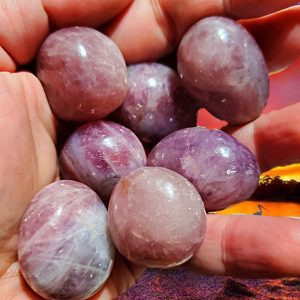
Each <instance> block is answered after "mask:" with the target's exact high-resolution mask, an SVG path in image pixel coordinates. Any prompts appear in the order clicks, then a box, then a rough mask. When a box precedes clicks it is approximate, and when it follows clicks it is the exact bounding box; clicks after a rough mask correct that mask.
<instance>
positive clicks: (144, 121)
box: [115, 63, 196, 143]
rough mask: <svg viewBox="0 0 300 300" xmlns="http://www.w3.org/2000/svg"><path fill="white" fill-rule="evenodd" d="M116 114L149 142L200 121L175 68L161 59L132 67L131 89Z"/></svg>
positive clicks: (129, 70) (129, 68)
mask: <svg viewBox="0 0 300 300" xmlns="http://www.w3.org/2000/svg"><path fill="white" fill-rule="evenodd" d="M115 115H116V116H117V118H118V120H119V121H120V122H121V123H122V124H124V125H125V126H127V127H128V128H130V129H131V130H133V131H134V132H135V133H136V135H137V136H138V137H139V138H140V139H141V140H142V141H143V142H145V143H154V142H157V141H159V140H160V139H161V138H163V137H164V136H166V135H168V134H170V133H171V132H173V131H176V130H178V129H182V128H185V127H190V126H195V125H196V109H195V108H194V103H193V102H192V100H191V99H190V97H189V96H188V94H187V92H186V91H185V88H184V87H183V84H182V82H181V80H180V78H179V77H178V75H177V74H176V72H175V71H173V70H172V69H171V68H169V67H167V66H164V65H162V64H158V63H141V64H135V65H131V66H129V67H128V92H127V95H126V97H125V100H124V102H123V104H122V105H121V106H120V107H119V108H118V109H117V111H116V113H115Z"/></svg>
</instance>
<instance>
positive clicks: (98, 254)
mask: <svg viewBox="0 0 300 300" xmlns="http://www.w3.org/2000/svg"><path fill="white" fill-rule="evenodd" d="M18 259H19V264H20V268H21V272H22V274H23V276H24V278H25V279H26V281H27V283H28V284H29V286H30V287H31V288H32V289H33V290H34V291H35V292H36V293H37V294H39V295H40V296H42V297H44V298H46V299H72V300H77V299H78V300H83V299H87V298H89V297H90V296H92V295H93V294H94V293H96V292H97V291H98V290H99V289H100V288H101V286H102V285H103V284H104V282H105V281H106V280H107V278H108V277H109V274H110V271H111V269H112V265H113V260H114V246H113V244H112V241H111V239H110V236H109V233H108V226H107V211H106V207H105V205H104V204H103V203H102V202H101V200H100V198H99V197H98V196H97V194H96V193H95V192H94V191H92V190H91V189H90V188H89V187H87V186H85V185H84V184H82V183H78V182H75V181H71V180H62V181H57V182H55V183H52V184H50V185H48V186H46V187H45V188H44V189H42V190H41V191H40V192H39V193H38V194H37V195H36V196H35V197H34V198H33V200H32V202H31V203H30V205H29V207H28V209H27V211H26V212H25V214H24V216H23V219H22V222H21V226H20V233H19V244H18Z"/></svg>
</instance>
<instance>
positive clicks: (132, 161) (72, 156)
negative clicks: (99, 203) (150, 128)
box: [59, 121, 147, 201]
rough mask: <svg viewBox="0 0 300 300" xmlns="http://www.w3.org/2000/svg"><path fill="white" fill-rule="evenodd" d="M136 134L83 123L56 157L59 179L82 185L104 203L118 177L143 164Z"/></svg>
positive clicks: (104, 124) (111, 125)
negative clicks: (90, 189)
mask: <svg viewBox="0 0 300 300" xmlns="http://www.w3.org/2000/svg"><path fill="white" fill-rule="evenodd" d="M146 162H147V158H146V154H145V150H144V148H143V146H142V144H141V142H140V141H139V139H138V138H137V137H136V135H135V134H134V133H133V132H132V131H131V130H129V129H127V128H126V127H124V126H122V125H119V124H117V123H114V122H110V121H95V122H90V123H87V124H85V125H83V126H81V127H79V128H78V129H77V130H75V131H74V132H73V133H72V134H71V136H70V137H69V139H68V140H67V141H66V143H65V145H64V147H63V149H62V151H61V153H60V158H59V163H60V171H61V176H62V178H64V179H73V180H76V181H80V182H82V183H85V184H86V185H88V186H89V187H91V188H92V189H93V190H94V191H96V192H97V193H98V195H100V197H101V199H102V200H103V201H108V200H109V197H110V194H111V191H112V189H113V188H114V186H115V184H116V183H117V182H118V181H119V179H120V177H121V176H124V175H126V174H127V173H129V172H130V171H133V170H135V169H137V168H140V167H144V166H145V165H146Z"/></svg>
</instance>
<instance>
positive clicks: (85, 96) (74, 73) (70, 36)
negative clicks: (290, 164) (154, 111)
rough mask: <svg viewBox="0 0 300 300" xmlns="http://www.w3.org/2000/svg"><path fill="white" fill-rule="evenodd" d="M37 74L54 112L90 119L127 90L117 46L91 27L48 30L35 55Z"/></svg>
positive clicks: (112, 107) (105, 111)
mask: <svg viewBox="0 0 300 300" xmlns="http://www.w3.org/2000/svg"><path fill="white" fill-rule="evenodd" d="M37 76H38V78H39V79H40V80H41V82H42V84H43V87H44V89H45V92H46V95H47V98H48V101H49V104H50V106H51V108H52V110H53V112H54V113H55V115H56V116H57V117H59V118H61V119H63V120H67V121H70V120H72V121H92V120H97V119H100V118H103V117H105V116H107V115H108V114H109V113H111V112H112V111H114V110H115V109H116V108H117V107H118V106H120V105H121V103H122V102H123V100H124V97H125V95H126V92H127V69H126V64H125V61H124V58H123V56H122V54H121V52H120V50H119V49H118V47H117V46H116V45H115V44H114V43H113V42H112V41H111V40H110V39H109V38H108V37H106V36H105V35H104V34H102V33H100V32H99V31H97V30H95V29H92V28H85V27H69V28H64V29H60V30H58V31H56V32H54V33H52V34H50V35H49V36H48V37H47V39H46V40H45V41H44V43H43V45H42V47H41V49H40V51H39V54H38V57H37Z"/></svg>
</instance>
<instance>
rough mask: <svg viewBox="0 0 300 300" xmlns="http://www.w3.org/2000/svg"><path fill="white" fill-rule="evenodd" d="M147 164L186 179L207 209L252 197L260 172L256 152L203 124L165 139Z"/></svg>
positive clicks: (214, 208)
mask: <svg viewBox="0 0 300 300" xmlns="http://www.w3.org/2000/svg"><path fill="white" fill-rule="evenodd" d="M148 165H149V166H159V167H165V168H168V169H171V170H173V171H176V172H178V173H179V174H181V175H183V176H184V177H185V178H187V179H188V180H189V181H190V182H191V183H193V184H194V186H195V187H196V189H197V190H198V192H199V193H200V195H201V197H202V199H203V202H204V205H205V208H206V210H207V211H214V210H220V209H223V208H226V207H227V206H229V205H231V204H234V203H237V202H240V201H242V200H246V199H247V198H249V197H250V196H251V195H252V193H253V192H254V191H255V189H256V187H257V185H258V180H259V175H260V171H259V168H258V165H257V162H256V160H255V157H254V155H253V154H252V153H251V152H250V150H248V149H247V148H246V147H245V146H244V145H242V144H241V143H240V142H238V140H236V139H235V138H234V137H232V136H230V135H228V134H226V133H225V132H223V131H221V130H209V129H206V128H202V127H194V128H186V129H182V130H179V131H176V132H174V133H172V134H170V135H168V136H167V137H165V138H164V139H162V140H161V141H160V142H159V143H158V144H157V145H156V146H155V147H154V148H153V149H152V151H151V152H150V154H149V156H148Z"/></svg>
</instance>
